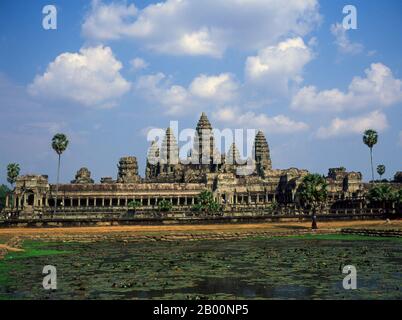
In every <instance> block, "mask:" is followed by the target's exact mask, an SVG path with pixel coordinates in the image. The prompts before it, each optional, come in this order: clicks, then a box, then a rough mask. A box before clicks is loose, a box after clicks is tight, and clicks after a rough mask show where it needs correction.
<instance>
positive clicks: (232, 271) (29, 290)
mask: <svg viewBox="0 0 402 320" xmlns="http://www.w3.org/2000/svg"><path fill="white" fill-rule="evenodd" d="M401 240H402V239H398V238H387V239H382V238H375V239H374V238H365V237H360V236H347V235H327V236H326V235H317V236H296V237H277V238H250V239H239V240H230V241H229V240H203V241H173V242H165V241H143V242H127V241H125V242H123V241H118V240H117V239H116V240H115V241H114V240H113V241H111V240H109V241H105V240H104V241H98V242H90V243H77V242H72V243H69V242H65V243H63V242H58V243H56V242H41V241H25V242H24V245H23V248H25V252H21V253H9V254H8V255H7V256H6V257H5V259H3V260H0V298H1V299H401V298H402V241H401ZM45 265H54V266H55V267H56V268H57V290H53V291H48V290H44V289H43V287H42V280H43V275H42V269H43V267H44V266H45ZM346 265H353V266H355V267H356V269H357V289H356V290H345V289H343V286H342V281H343V278H344V277H345V276H346V274H343V273H342V269H343V267H344V266H346Z"/></svg>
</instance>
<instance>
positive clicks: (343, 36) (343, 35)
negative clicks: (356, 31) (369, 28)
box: [331, 23, 364, 54]
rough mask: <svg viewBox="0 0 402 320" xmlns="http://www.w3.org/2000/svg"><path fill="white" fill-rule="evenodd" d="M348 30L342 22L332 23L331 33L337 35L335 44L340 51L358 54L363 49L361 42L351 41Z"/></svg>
mask: <svg viewBox="0 0 402 320" xmlns="http://www.w3.org/2000/svg"><path fill="white" fill-rule="evenodd" d="M347 32H348V30H346V29H345V28H344V27H343V25H342V24H341V23H336V24H333V25H331V33H332V35H333V36H334V37H335V44H336V46H337V47H338V50H339V52H341V53H347V54H357V53H360V52H362V51H363V49H364V46H363V45H362V44H361V43H357V42H352V41H350V39H349V37H348V35H347Z"/></svg>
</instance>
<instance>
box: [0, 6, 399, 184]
mask: <svg viewBox="0 0 402 320" xmlns="http://www.w3.org/2000/svg"><path fill="white" fill-rule="evenodd" d="M156 3H157V2H156V1H118V0H116V1H92V2H91V1H78V0H74V1H67V0H66V1H52V3H49V2H48V1H22V0H15V1H7V0H5V1H1V3H0V117H1V119H2V121H1V122H2V125H1V126H0V183H5V182H6V166H7V164H8V163H10V162H18V163H20V165H21V169H22V172H21V173H23V174H25V173H38V174H48V175H49V179H50V181H54V180H55V173H56V164H57V162H56V155H55V154H54V152H53V151H52V150H51V148H50V140H51V137H52V136H53V134H55V133H57V132H64V133H66V134H67V135H68V136H69V139H70V146H69V149H68V150H67V151H66V152H65V154H63V160H62V161H63V163H62V166H63V170H62V174H61V179H62V180H63V181H66V182H67V181H70V180H72V179H73V177H74V175H75V172H76V171H77V170H78V169H79V168H80V167H83V166H86V167H88V168H89V169H90V170H91V172H92V175H93V177H94V179H95V180H99V179H100V177H103V176H112V177H115V176H116V174H117V168H116V164H117V162H118V159H119V158H120V157H121V156H125V155H135V156H136V157H137V159H138V161H139V164H140V173H141V175H143V174H144V165H145V158H146V152H147V149H148V146H149V142H148V141H147V138H146V132H147V130H149V128H152V127H160V128H165V127H167V126H168V125H169V121H171V120H177V121H179V129H184V128H194V127H195V124H196V122H197V120H198V118H199V115H200V113H201V112H202V111H206V112H207V114H208V116H209V118H210V120H211V122H212V125H213V126H214V127H216V128H221V129H223V128H233V129H234V128H255V129H262V130H264V132H265V135H266V137H267V139H268V143H269V145H270V148H271V156H272V162H273V166H274V168H281V169H282V168H283V169H284V168H289V167H298V168H305V169H308V170H310V171H312V172H319V173H322V174H325V173H326V172H327V169H328V168H330V167H336V166H344V167H346V168H347V169H348V170H354V171H361V172H362V173H363V175H364V178H366V179H367V177H368V176H369V172H370V171H369V170H370V168H369V151H368V148H367V147H366V146H364V145H363V144H362V138H361V135H362V131H363V130H364V129H365V128H367V127H373V128H375V129H376V130H378V131H379V135H380V139H379V143H378V145H376V146H375V149H374V162H375V164H380V163H381V164H385V166H386V167H387V172H386V174H385V176H386V177H392V176H393V174H394V173H395V172H396V171H397V170H401V169H402V168H401V159H402V157H401V156H402V125H401V115H402V111H401V106H402V80H401V79H402V59H401V56H402V33H401V30H402V3H401V2H400V1H397V0H387V1H382V2H378V1H371V0H366V1H353V2H344V1H335V0H334V1H315V0H307V1H287V2H286V4H285V2H283V1H273V0H272V1H271V0H250V1H236V0H232V1H230V0H215V1H212V0H205V1H195V0H194V1H190V0H182V1H178V0H168V1H164V2H161V3H160V4H158V5H156ZM48 4H54V5H55V6H56V8H57V30H44V29H43V27H42V19H43V17H44V15H43V14H42V8H43V7H44V6H45V5H48ZM347 4H352V5H354V6H355V7H356V9H357V29H356V30H353V29H351V30H346V29H344V28H343V25H342V20H343V18H344V16H345V15H344V14H343V13H342V9H343V7H344V6H345V5H347ZM1 168H2V169H1Z"/></svg>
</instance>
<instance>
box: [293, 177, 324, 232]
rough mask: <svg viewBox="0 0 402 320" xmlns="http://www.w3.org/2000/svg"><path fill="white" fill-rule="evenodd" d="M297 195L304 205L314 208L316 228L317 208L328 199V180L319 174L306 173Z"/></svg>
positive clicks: (313, 217) (314, 226) (314, 225)
mask: <svg viewBox="0 0 402 320" xmlns="http://www.w3.org/2000/svg"><path fill="white" fill-rule="evenodd" d="M296 197H297V199H298V200H299V201H300V203H301V205H302V206H303V207H305V208H309V209H312V210H313V215H312V219H313V229H316V228H317V225H316V221H315V219H316V212H317V208H318V207H319V206H321V205H322V203H323V202H325V201H326V199H327V181H326V180H325V178H324V177H323V176H321V175H319V174H308V175H306V176H305V177H304V178H303V181H302V183H301V184H300V185H299V187H298V188H297V191H296Z"/></svg>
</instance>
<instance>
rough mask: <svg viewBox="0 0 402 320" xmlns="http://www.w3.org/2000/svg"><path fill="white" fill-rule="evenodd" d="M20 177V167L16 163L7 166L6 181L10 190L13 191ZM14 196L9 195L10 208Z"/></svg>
mask: <svg viewBox="0 0 402 320" xmlns="http://www.w3.org/2000/svg"><path fill="white" fill-rule="evenodd" d="M19 175H20V165H19V164H18V163H9V164H8V166H7V181H8V183H9V184H10V185H11V188H12V190H14V184H15V183H16V181H17V178H18V176H19ZM13 197H14V196H13V195H11V199H10V201H11V206H13V204H14V198H13Z"/></svg>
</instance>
